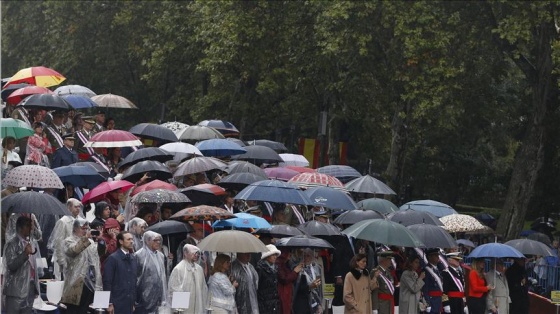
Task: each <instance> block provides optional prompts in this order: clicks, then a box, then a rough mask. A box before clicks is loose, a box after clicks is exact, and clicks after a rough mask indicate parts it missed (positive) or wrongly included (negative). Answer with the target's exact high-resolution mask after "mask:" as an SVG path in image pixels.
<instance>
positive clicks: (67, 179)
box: [53, 164, 106, 189]
mask: <svg viewBox="0 0 560 314" xmlns="http://www.w3.org/2000/svg"><path fill="white" fill-rule="evenodd" d="M53 171H54V172H55V173H56V174H57V175H58V177H59V178H60V180H61V181H62V183H70V184H72V185H73V186H75V187H83V188H88V189H93V188H94V187H96V186H98V185H99V184H100V183H101V182H103V181H105V180H106V178H104V177H103V176H102V175H100V174H99V173H98V172H97V171H95V169H94V168H92V167H88V166H85V165H84V166H76V165H75V164H72V165H69V166H63V167H58V168H54V169H53Z"/></svg>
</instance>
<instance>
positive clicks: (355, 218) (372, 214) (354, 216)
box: [334, 209, 385, 225]
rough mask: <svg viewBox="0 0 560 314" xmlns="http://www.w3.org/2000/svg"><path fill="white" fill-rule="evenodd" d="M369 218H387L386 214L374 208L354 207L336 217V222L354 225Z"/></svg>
mask: <svg viewBox="0 0 560 314" xmlns="http://www.w3.org/2000/svg"><path fill="white" fill-rule="evenodd" d="M367 219H385V216H383V214H381V213H379V212H376V211H374V210H365V209H354V210H349V211H347V212H345V213H343V214H342V215H340V216H338V217H336V219H335V220H334V223H336V224H340V225H353V224H355V223H357V222H360V221H362V220H367Z"/></svg>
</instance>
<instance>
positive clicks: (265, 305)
mask: <svg viewBox="0 0 560 314" xmlns="http://www.w3.org/2000/svg"><path fill="white" fill-rule="evenodd" d="M256 271H257V274H258V275H259V289H258V290H257V298H258V300H259V313H270V314H275V313H280V297H279V296H278V271H277V270H276V269H272V268H270V266H268V264H267V262H266V261H265V260H260V261H259V262H258V263H257V267H256Z"/></svg>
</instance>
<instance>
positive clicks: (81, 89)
mask: <svg viewBox="0 0 560 314" xmlns="http://www.w3.org/2000/svg"><path fill="white" fill-rule="evenodd" d="M54 93H55V94H56V95H58V96H65V95H78V96H84V97H87V98H91V97H93V96H96V95H97V94H96V93H95V92H93V91H92V90H91V89H89V88H87V87H85V86H81V85H64V86H60V87H58V88H57V89H55V90H54Z"/></svg>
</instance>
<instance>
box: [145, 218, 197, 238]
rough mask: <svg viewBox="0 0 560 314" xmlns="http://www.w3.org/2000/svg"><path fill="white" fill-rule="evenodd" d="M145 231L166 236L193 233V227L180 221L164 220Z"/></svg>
mask: <svg viewBox="0 0 560 314" xmlns="http://www.w3.org/2000/svg"><path fill="white" fill-rule="evenodd" d="M146 230H147V231H153V232H157V233H159V234H161V235H167V234H175V233H189V232H193V227H192V226H191V225H190V224H188V223H185V222H182V221H176V220H164V221H160V222H158V223H156V224H153V225H151V226H149V227H148V228H147V229H146Z"/></svg>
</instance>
